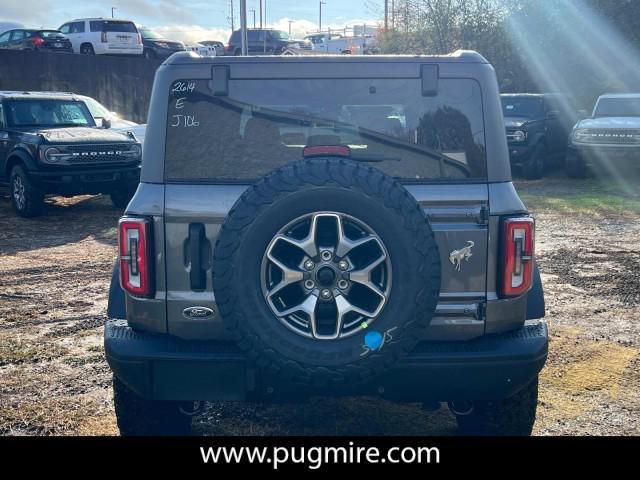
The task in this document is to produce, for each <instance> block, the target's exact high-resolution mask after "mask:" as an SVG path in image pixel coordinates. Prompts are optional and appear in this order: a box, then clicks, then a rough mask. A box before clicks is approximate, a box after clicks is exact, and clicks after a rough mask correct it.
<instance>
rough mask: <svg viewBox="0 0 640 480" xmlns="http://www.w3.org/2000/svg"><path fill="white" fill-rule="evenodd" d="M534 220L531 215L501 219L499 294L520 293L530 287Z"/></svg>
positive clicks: (516, 294) (515, 294)
mask: <svg viewBox="0 0 640 480" xmlns="http://www.w3.org/2000/svg"><path fill="white" fill-rule="evenodd" d="M534 231H535V222H534V220H533V218H531V217H511V218H505V219H504V220H503V221H502V249H501V254H502V255H501V269H500V271H501V277H500V294H501V296H503V297H515V296H518V295H522V294H523V293H525V292H526V291H527V290H529V288H531V279H532V273H533V254H534V245H535V241H534Z"/></svg>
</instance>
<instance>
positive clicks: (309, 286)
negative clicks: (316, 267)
mask: <svg viewBox="0 0 640 480" xmlns="http://www.w3.org/2000/svg"><path fill="white" fill-rule="evenodd" d="M313 287H315V284H314V283H313V280H305V282H304V288H306V289H307V290H311V289H312V288H313Z"/></svg>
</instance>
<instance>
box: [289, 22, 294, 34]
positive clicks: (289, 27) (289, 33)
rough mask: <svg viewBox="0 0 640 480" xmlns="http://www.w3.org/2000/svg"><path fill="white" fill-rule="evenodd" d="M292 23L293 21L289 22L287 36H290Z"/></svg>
mask: <svg viewBox="0 0 640 480" xmlns="http://www.w3.org/2000/svg"><path fill="white" fill-rule="evenodd" d="M293 22H294V20H289V36H291V24H292V23H293Z"/></svg>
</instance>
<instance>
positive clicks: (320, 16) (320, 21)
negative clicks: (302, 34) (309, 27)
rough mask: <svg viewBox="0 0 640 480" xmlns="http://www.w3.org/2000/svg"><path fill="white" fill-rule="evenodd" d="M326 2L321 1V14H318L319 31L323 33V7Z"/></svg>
mask: <svg viewBox="0 0 640 480" xmlns="http://www.w3.org/2000/svg"><path fill="white" fill-rule="evenodd" d="M326 4H327V3H326V2H323V1H322V0H320V13H319V14H318V31H319V32H322V5H326Z"/></svg>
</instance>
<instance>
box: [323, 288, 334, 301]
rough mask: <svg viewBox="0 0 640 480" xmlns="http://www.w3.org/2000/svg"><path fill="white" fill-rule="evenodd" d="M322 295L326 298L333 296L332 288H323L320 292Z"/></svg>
mask: <svg viewBox="0 0 640 480" xmlns="http://www.w3.org/2000/svg"><path fill="white" fill-rule="evenodd" d="M320 296H321V297H322V298H325V299H326V298H331V290H329V289H326V288H325V289H323V290H322V291H321V292H320Z"/></svg>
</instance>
